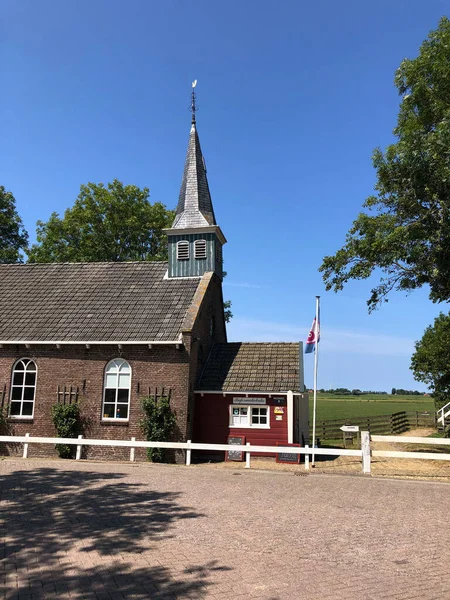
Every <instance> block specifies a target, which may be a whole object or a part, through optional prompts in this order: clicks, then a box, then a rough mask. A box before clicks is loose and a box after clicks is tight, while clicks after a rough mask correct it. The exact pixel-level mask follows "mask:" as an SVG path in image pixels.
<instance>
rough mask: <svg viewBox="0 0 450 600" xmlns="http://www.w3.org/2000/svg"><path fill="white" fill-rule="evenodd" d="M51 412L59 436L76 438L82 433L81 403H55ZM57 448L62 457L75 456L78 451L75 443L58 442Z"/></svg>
mask: <svg viewBox="0 0 450 600" xmlns="http://www.w3.org/2000/svg"><path fill="white" fill-rule="evenodd" d="M51 414H52V421H53V425H54V426H55V429H56V433H57V435H58V437H62V438H76V437H77V436H78V435H80V434H81V432H82V429H83V423H82V420H81V414H80V406H79V404H77V403H73V404H54V405H53V406H52V413H51ZM56 449H57V451H58V454H59V456H60V458H73V457H74V456H75V453H76V446H74V445H70V446H69V445H67V444H57V445H56Z"/></svg>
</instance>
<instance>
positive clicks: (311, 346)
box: [305, 317, 320, 354]
mask: <svg viewBox="0 0 450 600" xmlns="http://www.w3.org/2000/svg"><path fill="white" fill-rule="evenodd" d="M319 341H320V328H319V323H317V342H319ZM315 348H316V317H314V321H313V322H312V325H311V329H310V332H309V334H308V338H307V340H306V347H305V354H310V353H311V352H314V350H315Z"/></svg>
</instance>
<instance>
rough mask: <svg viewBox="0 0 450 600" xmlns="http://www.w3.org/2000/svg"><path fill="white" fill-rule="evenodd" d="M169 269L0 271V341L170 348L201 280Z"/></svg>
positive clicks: (151, 265)
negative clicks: (171, 274) (173, 275)
mask: <svg viewBox="0 0 450 600" xmlns="http://www.w3.org/2000/svg"><path fill="white" fill-rule="evenodd" d="M166 271H167V263H166V262H124V263H54V264H25V265H16V264H12V265H10V264H7V265H0V341H5V342H6V341H15V340H17V341H21V340H23V341H40V342H45V341H66V342H68V341H86V342H89V341H98V342H100V341H104V342H106V341H123V342H125V341H172V340H176V339H177V338H178V336H179V334H180V332H181V327H182V324H183V320H184V318H185V316H186V313H187V310H188V308H189V306H190V305H191V303H192V299H193V297H194V294H195V291H196V290H197V287H198V285H199V282H200V281H201V279H164V275H165V273H166Z"/></svg>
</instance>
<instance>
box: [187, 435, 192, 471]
mask: <svg viewBox="0 0 450 600" xmlns="http://www.w3.org/2000/svg"><path fill="white" fill-rule="evenodd" d="M191 442H192V440H188V441H187V443H188V444H190V443H191ZM191 452H192V450H191V449H190V448H188V449H187V450H186V466H187V467H189V466H190V464H191Z"/></svg>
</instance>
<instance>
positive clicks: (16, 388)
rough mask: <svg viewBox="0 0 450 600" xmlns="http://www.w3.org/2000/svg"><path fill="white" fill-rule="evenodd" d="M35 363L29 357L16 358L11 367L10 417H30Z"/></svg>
mask: <svg viewBox="0 0 450 600" xmlns="http://www.w3.org/2000/svg"><path fill="white" fill-rule="evenodd" d="M36 376H37V368H36V364H35V363H34V362H33V361H32V360H30V359H29V358H22V359H21V360H18V361H17V362H16V364H15V365H14V367H13V372H12V384H11V399H10V405H9V414H10V416H11V417H17V418H20V417H28V418H29V417H32V416H33V414H34V398H35V396H36Z"/></svg>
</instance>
